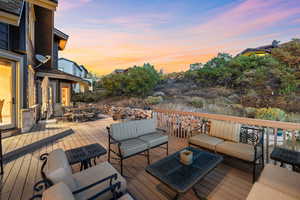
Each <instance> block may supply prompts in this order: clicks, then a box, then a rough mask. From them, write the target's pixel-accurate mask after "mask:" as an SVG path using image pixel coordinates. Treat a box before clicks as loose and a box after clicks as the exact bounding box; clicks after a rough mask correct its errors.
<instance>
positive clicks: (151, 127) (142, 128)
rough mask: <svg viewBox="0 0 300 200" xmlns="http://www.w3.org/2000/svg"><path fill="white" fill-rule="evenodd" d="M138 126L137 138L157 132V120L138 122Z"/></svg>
mask: <svg viewBox="0 0 300 200" xmlns="http://www.w3.org/2000/svg"><path fill="white" fill-rule="evenodd" d="M136 126H137V137H139V136H142V135H145V134H148V133H153V132H156V120H155V119H143V120H138V121H137V123H136Z"/></svg>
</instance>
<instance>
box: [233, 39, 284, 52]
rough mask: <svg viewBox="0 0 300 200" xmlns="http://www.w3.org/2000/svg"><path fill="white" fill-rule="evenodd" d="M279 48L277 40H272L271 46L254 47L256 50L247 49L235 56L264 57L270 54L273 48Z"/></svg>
mask: <svg viewBox="0 0 300 200" xmlns="http://www.w3.org/2000/svg"><path fill="white" fill-rule="evenodd" d="M278 46H279V41H277V40H273V42H272V44H270V45H264V46H260V47H256V48H247V49H245V50H244V51H242V52H241V53H239V54H238V55H237V56H239V55H243V56H251V55H257V56H265V55H268V54H270V53H271V51H272V49H273V48H276V47H278Z"/></svg>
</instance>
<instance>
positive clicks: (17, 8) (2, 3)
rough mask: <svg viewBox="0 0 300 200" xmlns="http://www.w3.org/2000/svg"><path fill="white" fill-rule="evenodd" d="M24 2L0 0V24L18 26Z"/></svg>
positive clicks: (19, 0)
mask: <svg viewBox="0 0 300 200" xmlns="http://www.w3.org/2000/svg"><path fill="white" fill-rule="evenodd" d="M23 7H24V0H0V22H4V23H7V24H11V25H15V26H19V22H20V17H21V14H22V10H23Z"/></svg>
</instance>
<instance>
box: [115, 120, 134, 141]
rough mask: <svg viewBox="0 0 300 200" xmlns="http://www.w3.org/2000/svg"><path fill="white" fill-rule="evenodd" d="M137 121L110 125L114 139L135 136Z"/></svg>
mask: <svg viewBox="0 0 300 200" xmlns="http://www.w3.org/2000/svg"><path fill="white" fill-rule="evenodd" d="M137 123H138V121H128V122H122V123H116V124H112V125H111V136H112V137H113V138H114V139H116V140H126V139H130V138H135V137H137Z"/></svg>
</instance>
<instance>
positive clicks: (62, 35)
mask: <svg viewBox="0 0 300 200" xmlns="http://www.w3.org/2000/svg"><path fill="white" fill-rule="evenodd" d="M0 1H1V0H0ZM53 33H54V35H55V36H56V37H58V38H59V39H62V40H68V39H69V36H68V35H67V34H65V33H64V32H62V31H60V30H58V29H57V28H54V31H53Z"/></svg>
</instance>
